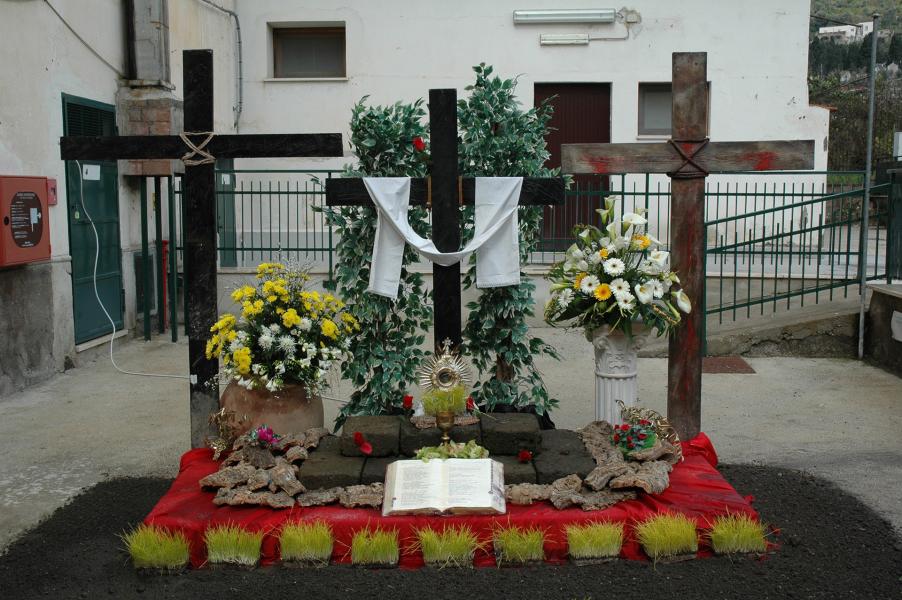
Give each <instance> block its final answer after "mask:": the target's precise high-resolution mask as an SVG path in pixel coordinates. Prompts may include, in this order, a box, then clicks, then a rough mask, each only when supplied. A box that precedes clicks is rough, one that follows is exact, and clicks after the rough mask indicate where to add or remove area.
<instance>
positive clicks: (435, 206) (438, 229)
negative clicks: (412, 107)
mask: <svg viewBox="0 0 902 600" xmlns="http://www.w3.org/2000/svg"><path fill="white" fill-rule="evenodd" d="M429 137H430V144H431V151H432V155H431V165H430V176H429V177H428V178H424V177H414V178H412V179H411V182H410V203H411V205H414V206H423V205H425V206H431V208H432V223H433V225H432V241H433V242H435V246H436V247H437V248H438V249H439V251H441V252H455V251H457V250H459V249H460V211H459V208H460V205H461V204H473V201H474V196H475V191H474V190H475V180H474V179H473V178H468V177H459V176H458V172H457V90H454V89H443V90H429ZM430 191H431V197H429V196H430ZM563 202H564V180H563V178H561V177H525V178H524V179H523V187H522V188H521V191H520V205H521V206H540V205H546V204H563ZM326 204H327V205H328V206H362V205H367V206H373V201H372V199H371V198H370V196H369V193H368V192H367V190H366V187H365V186H364V184H363V180H362V179H359V178H351V177H347V178H340V179H329V180H327V181H326ZM432 273H433V276H432V277H433V288H434V298H435V301H434V319H435V328H434V341H435V348H436V351H438V349H439V348H440V346H441V342H442V341H444V340H446V339H448V340H451V343H452V347H454V348H456V347H458V346H459V345H460V342H461V292H460V263H457V264H454V265H450V266H447V267H443V266H441V265H433V267H432Z"/></svg>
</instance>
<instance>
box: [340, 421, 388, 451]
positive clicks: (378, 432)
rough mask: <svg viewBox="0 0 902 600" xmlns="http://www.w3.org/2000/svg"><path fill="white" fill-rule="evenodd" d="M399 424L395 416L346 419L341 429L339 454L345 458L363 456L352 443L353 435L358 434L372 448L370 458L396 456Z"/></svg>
mask: <svg viewBox="0 0 902 600" xmlns="http://www.w3.org/2000/svg"><path fill="white" fill-rule="evenodd" d="M400 427H401V422H400V420H399V419H398V417H396V416H388V415H382V416H364V417H348V420H347V421H345V424H344V426H343V427H342V429H341V453H342V454H343V455H345V456H364V454H363V453H362V452H361V451H360V448H359V447H358V446H357V444H355V443H354V433H355V432H358V431H359V432H360V433H361V434H363V437H364V438H365V439H366V441H367V442H369V443H370V445H371V446H372V447H373V452H372V453H371V454H370V456H373V457H379V456H395V455H397V454H398V441H399V438H400V435H401V434H400Z"/></svg>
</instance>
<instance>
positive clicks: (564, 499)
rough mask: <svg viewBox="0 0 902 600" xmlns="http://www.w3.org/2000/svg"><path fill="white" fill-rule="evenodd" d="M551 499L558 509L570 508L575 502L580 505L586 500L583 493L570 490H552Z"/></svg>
mask: <svg viewBox="0 0 902 600" xmlns="http://www.w3.org/2000/svg"><path fill="white" fill-rule="evenodd" d="M549 499H550V500H551V503H552V504H554V507H555V508H556V509H558V510H563V509H565V508H570V507H571V506H573V505H574V504H575V505H577V506H578V505H581V504H582V503H583V502H584V501H585V499H584V498H583V495H582V494H580V493H579V492H572V491H569V490H560V491H555V492H552V494H551V498H549Z"/></svg>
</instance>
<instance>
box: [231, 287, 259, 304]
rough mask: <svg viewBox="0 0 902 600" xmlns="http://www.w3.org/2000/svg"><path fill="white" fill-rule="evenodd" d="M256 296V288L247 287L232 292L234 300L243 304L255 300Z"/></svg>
mask: <svg viewBox="0 0 902 600" xmlns="http://www.w3.org/2000/svg"><path fill="white" fill-rule="evenodd" d="M256 295H257V290H256V288H253V287H251V286H249V285H245V286H242V287H240V288H238V289H237V290H235V291H234V292H232V300H234V301H235V302H243V301H244V300H250V299H253V298H254V297H255V296H256Z"/></svg>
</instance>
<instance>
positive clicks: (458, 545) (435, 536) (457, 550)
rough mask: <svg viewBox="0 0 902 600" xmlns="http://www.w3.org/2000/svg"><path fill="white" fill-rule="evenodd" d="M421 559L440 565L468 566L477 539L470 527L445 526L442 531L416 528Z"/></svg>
mask: <svg viewBox="0 0 902 600" xmlns="http://www.w3.org/2000/svg"><path fill="white" fill-rule="evenodd" d="M417 539H418V541H419V545H420V550H421V551H422V552H423V560H425V561H426V563H427V564H429V565H436V566H440V567H469V566H472V564H473V554H474V553H475V552H476V549H477V548H479V546H480V544H479V539H478V538H477V537H476V534H475V533H473V530H472V529H470V527H468V526H466V525H464V526H462V527H447V528H446V529H444V530H443V531H436V530H434V529H430V528H428V527H427V528H423V529H418V530H417Z"/></svg>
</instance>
